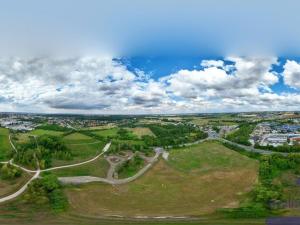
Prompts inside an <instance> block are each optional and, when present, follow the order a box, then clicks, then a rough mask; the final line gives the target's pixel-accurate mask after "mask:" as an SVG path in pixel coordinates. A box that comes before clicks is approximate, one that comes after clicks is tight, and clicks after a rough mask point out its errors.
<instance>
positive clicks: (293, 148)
mask: <svg viewBox="0 0 300 225" xmlns="http://www.w3.org/2000/svg"><path fill="white" fill-rule="evenodd" d="M254 147H255V148H259V149H263V150H269V151H274V152H288V153H292V152H300V145H287V144H285V145H280V146H276V147H274V146H273V145H267V146H261V145H259V144H255V146H254Z"/></svg>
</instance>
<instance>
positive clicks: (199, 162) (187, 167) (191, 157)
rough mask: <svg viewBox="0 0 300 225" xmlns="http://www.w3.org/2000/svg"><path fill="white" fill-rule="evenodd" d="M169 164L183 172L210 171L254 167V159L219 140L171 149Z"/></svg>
mask: <svg viewBox="0 0 300 225" xmlns="http://www.w3.org/2000/svg"><path fill="white" fill-rule="evenodd" d="M168 164H169V165H170V166H172V167H173V168H175V169H178V170H180V171H183V172H193V171H196V172H204V173H205V172H210V171H217V170H222V171H226V170H234V169H235V168H241V167H245V168H248V167H250V168H251V167H253V160H252V159H249V158H247V157H246V156H243V155H241V154H239V153H237V152H235V151H232V150H229V149H227V148H226V147H224V146H223V145H220V144H219V143H217V142H212V141H210V142H204V143H201V144H200V145H193V146H189V147H185V148H178V149H174V150H171V151H170V155H169V160H168Z"/></svg>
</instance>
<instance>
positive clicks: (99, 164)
mask: <svg viewBox="0 0 300 225" xmlns="http://www.w3.org/2000/svg"><path fill="white" fill-rule="evenodd" d="M108 169H109V163H108V162H107V161H106V160H105V159H104V158H99V159H97V160H95V161H94V162H91V163H88V164H84V165H81V166H76V167H71V168H65V169H59V170H54V171H53V172H52V173H53V174H55V175H56V176H58V177H72V176H96V177H106V175H107V171H108Z"/></svg>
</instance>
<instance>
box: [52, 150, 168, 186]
mask: <svg viewBox="0 0 300 225" xmlns="http://www.w3.org/2000/svg"><path fill="white" fill-rule="evenodd" d="M162 153H163V151H161V150H159V151H156V154H155V156H154V157H153V158H152V159H151V160H150V162H149V163H148V164H147V165H146V166H145V167H143V168H142V169H141V170H140V171H139V172H137V173H136V174H135V175H134V176H132V177H128V178H124V179H113V178H112V176H111V177H109V178H101V177H93V176H76V177H59V178H58V179H59V181H60V182H62V183H64V184H84V183H90V182H103V183H107V184H112V185H120V184H126V183H129V182H131V181H134V180H136V179H138V178H139V177H141V176H142V175H143V174H144V173H145V172H147V171H148V170H149V169H150V168H151V167H152V166H153V164H154V163H155V162H156V161H157V160H158V158H159V156H160V155H161V154H162Z"/></svg>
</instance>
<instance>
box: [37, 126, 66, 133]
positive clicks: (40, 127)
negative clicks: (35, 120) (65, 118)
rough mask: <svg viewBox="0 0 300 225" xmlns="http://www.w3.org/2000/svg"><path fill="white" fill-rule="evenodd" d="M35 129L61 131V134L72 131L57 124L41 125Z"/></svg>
mask: <svg viewBox="0 0 300 225" xmlns="http://www.w3.org/2000/svg"><path fill="white" fill-rule="evenodd" d="M37 128H38V129H42V130H52V131H61V132H68V131H72V129H70V128H67V127H62V126H59V125H57V124H43V125H40V126H38V127H37Z"/></svg>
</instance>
